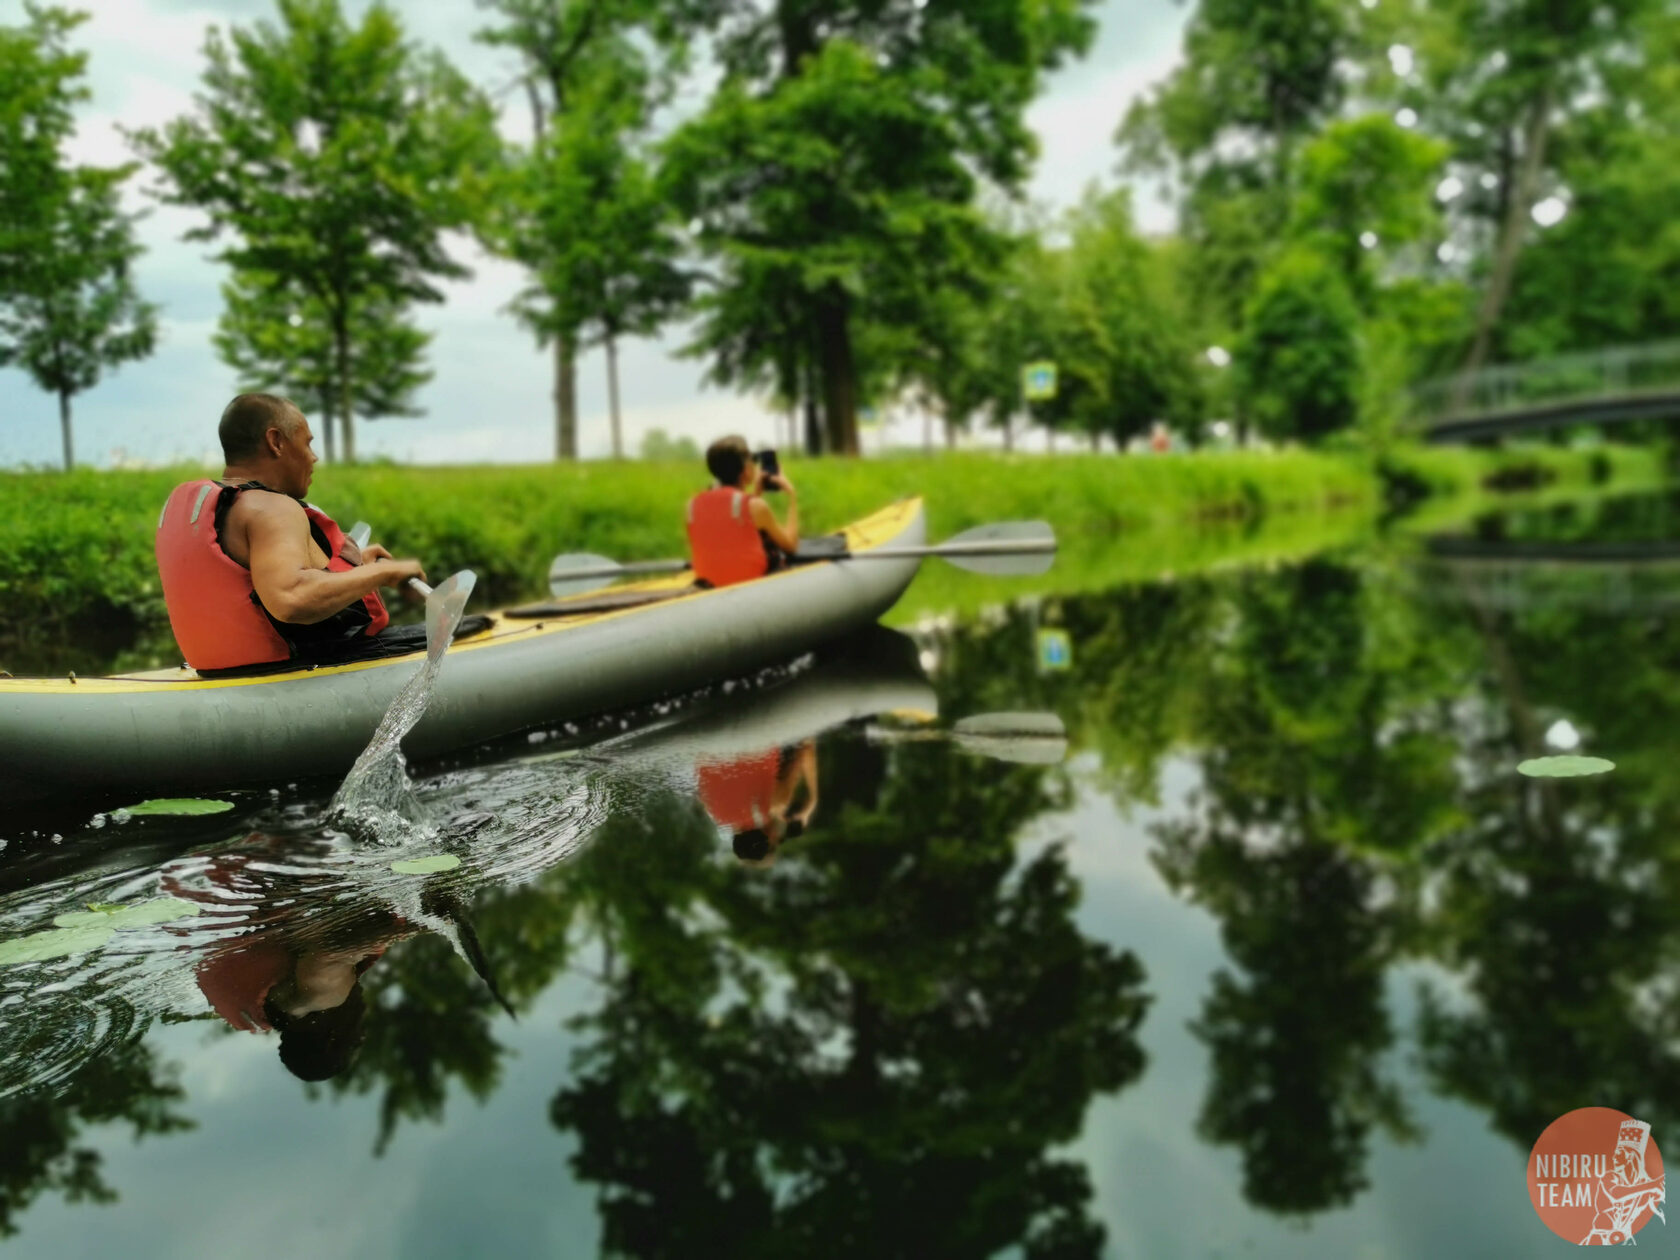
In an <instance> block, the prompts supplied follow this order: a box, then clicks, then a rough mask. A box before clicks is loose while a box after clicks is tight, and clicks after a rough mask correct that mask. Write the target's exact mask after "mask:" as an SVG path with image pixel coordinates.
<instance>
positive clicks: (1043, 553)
mask: <svg viewBox="0 0 1680 1260" xmlns="http://www.w3.org/2000/svg"><path fill="white" fill-rule="evenodd" d="M987 546H997V547H998V548H999V549H998V551H997V553H996V554H991V555H988V554H986V551H985V548H986V547H987ZM965 551H966V552H969V554H965ZM936 554H937V555H938V556H939V558H940V559H942V560H944V561H946V562H947V563H949V564H954V565H956V566H957V568H959V569H966V570H967V571H968V572H970V573H982V574H985V575H986V576H988V577H1037V576H1038V575H1039V574H1041V573H1048V572H1050V566H1051V565H1053V564H1055V563H1056V531H1055V530H1054V529H1052V528H1051V527H1050V523H1049V522H1048V521H994V522H992V523H991V524H989V525H977V526H975V527H974V528H973V529H965V530H963V532H962V533H960V534H957V535H955V536H954V537H951V538H947V539H946V540H945V541H944V542H943V543H941V544H939V548H938V551H937V552H936Z"/></svg>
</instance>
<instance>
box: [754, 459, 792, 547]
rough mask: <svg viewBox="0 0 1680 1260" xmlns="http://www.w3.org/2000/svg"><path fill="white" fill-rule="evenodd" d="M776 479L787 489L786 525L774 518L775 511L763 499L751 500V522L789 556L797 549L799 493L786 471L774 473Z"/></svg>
mask: <svg viewBox="0 0 1680 1260" xmlns="http://www.w3.org/2000/svg"><path fill="white" fill-rule="evenodd" d="M776 480H777V481H778V482H779V483H780V484H781V486H782V488H783V489H784V490H786V491H787V497H788V511H787V525H786V526H783V525H781V524H780V523H779V522H778V521H777V520H776V513H775V512H773V511H772V510H771V508H770V505H769V504H768V503H766V502H765V501H764V500H763V499H753V500H752V501H751V503H752V522H753V525H754V527H755V528H758V529H762V530H763V531H764V532H765V533H766V534H768V535H770V541H771V542H773V543H775V544H776V546H778V547H780V548H781V549H782V550H783V551H785V552H787V553H788V555H790V556H791V555H792V554H793V553H794V552H796V551H798V550H799V495H798V494H797V493H796V492H795V491H794V488H793V482H791V481H789V480H788V479H787V474H786V473H778V474H776Z"/></svg>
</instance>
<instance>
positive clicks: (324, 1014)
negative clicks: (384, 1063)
mask: <svg viewBox="0 0 1680 1260" xmlns="http://www.w3.org/2000/svg"><path fill="white" fill-rule="evenodd" d="M294 1010H295V1008H294ZM294 1010H288V1009H286V1007H285V1006H284V1005H283V1004H282V1003H280V1002H277V1001H275V1000H274V998H273V997H272V996H271V997H270V998H269V1000H268V1001H266V1002H265V1003H264V1005H263V1014H264V1015H266V1016H267V1018H268V1023H269V1027H270V1028H272V1029H274V1031H275V1032H277V1033H279V1034H280V1062H281V1063H283V1064H285V1065H286V1070H287V1071H288V1072H290V1073H291V1074H292V1075H293V1076H295V1077H297V1078H298V1079H299V1080H300V1081H325V1080H329V1079H331V1078H332V1077H334V1076H338V1075H340V1074H341V1073H343V1072H345V1071H347V1070H349V1067H350V1065H351V1064H352V1063H353V1062H355V1059H356V1051H357V1050H358V1049H360V1048H361V1044H362V1017H363V1015H364V1014H366V1012H367V1004H366V1003H365V1002H364V1001H363V999H362V988H361V986H360V985H352V986H351V988H350V991H349V992H348V993H347V994H346V995H345V997H344V999H343V1000H342V1001H341V1002H339V1004H338V1005H337V1006H329V1007H326V1008H325V1009H320V1010H307V1011H303V1012H302V1013H294Z"/></svg>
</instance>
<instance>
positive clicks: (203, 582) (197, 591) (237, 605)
mask: <svg viewBox="0 0 1680 1260" xmlns="http://www.w3.org/2000/svg"><path fill="white" fill-rule="evenodd" d="M254 485H255V483H254V482H253V483H247V484H245V485H241V486H230V485H226V484H225V483H223V482H219V481H211V480H209V479H208V478H205V479H202V480H199V481H185V482H182V483H181V484H180V485H178V486H176V487H175V489H174V490H172V491H171V492H170V494H169V499H168V501H167V502H166V503H165V504H164V505H163V512H162V514H160V515H159V517H158V529H157V539H156V551H157V565H158V579H159V581H160V582H161V584H162V586H163V600H164V603H165V604H166V605H167V606H168V609H169V628H170V629H171V630H173V631H174V632H175V642H176V644H177V645H179V647H180V649H181V656H182V657H183V658H184V659H185V660H186V662H187V664H189V665H191V666H192V667H193V668H194V669H234V668H237V667H239V666H242V665H259V664H264V663H267V662H270V661H285V660H290V659H291V658H292V656H293V655H294V652H293V648H292V640H291V639H290V638H289V637H288V635H287V632H286V628H285V623H283V622H277V621H276V620H275V619H274V618H272V617H270V616H269V614H268V612H267V610H266V609H264V608H263V606H262V604H261V602H260V601H259V600H258V599H257V592H256V587H255V586H253V585H252V583H251V571H250V570H249V569H247V568H246V567H245V566H244V565H242V564H240V563H239V562H238V561H237V560H235V559H234V558H233V557H231V556H230V555H228V554H227V552H225V551H223V550H222V544H221V540H220V539H219V538H217V536H216V532H217V524H218V523H219V521H220V520H221V519H222V517H223V516H224V515H225V513H226V510H227V507H228V506H231V505H232V503H233V500H234V499H235V498H237V497H238V496H239V494H240V492H241V491H243V490H246V489H250V488H251V487H252V486H254ZM258 488H261V487H258ZM303 510H304V512H305V513H307V514H308V517H309V523H310V527H311V532H313V533H315V534H317V535H318V537H319V538H320V539H321V540H323V541H324V544H325V545H324V546H323V550H325V551H326V553H327V555H328V557H329V558H328V561H327V568H328V569H329V570H331V571H332V572H334V573H345V572H348V571H349V570H350V569H353V568H355V566H354V565H353V564H351V563H350V562H349V561H348V560H346V559H344V557H343V556H342V555H341V554H340V553H341V552H342V551H343V548H344V543H345V537H344V531H343V530H341V529H339V527H338V524H337V522H335V521H334V520H333V519H332V517H330V516H328V515H327V514H326V513H325V512H323V511H321V510H320V509H319V508H315V507H311V506H310V505H309V504H307V503H305V504H304V505H303ZM346 613H348V614H351V617H352V618H353V619H354V620H355V622H356V623H357V624H356V627H355V628H354V629H352V630H349V631H348V633H358V632H359V633H363V634H369V635H374V634H378V633H379V632H380V631H381V630H383V629H384V628H385V627H386V626H387V625H389V624H390V620H391V617H390V614H389V613H387V612H386V611H385V604H384V602H383V601H382V600H381V599H380V598H379V595H378V593H377V592H373V593H370V594H368V595H365V596H363V597H362V598H361V599H360V600H358V601H357V602H356V603H354V604H352V605H350V607H349V608H348V609H346V610H345V611H344V612H343V613H339V614H335V616H336V617H338V618H344V617H345V614H346ZM364 619H365V621H366V625H365V628H363V627H362V625H361V623H362V621H363V620H364ZM329 620H332V618H329ZM298 630H299V631H300V632H302V633H300V634H299V636H298V637H299V638H300V639H301V638H309V639H311V640H314V639H319V638H322V637H326V635H324V634H323V632H322V628H320V627H319V626H312V627H302V626H300V627H298ZM329 633H330V632H329Z"/></svg>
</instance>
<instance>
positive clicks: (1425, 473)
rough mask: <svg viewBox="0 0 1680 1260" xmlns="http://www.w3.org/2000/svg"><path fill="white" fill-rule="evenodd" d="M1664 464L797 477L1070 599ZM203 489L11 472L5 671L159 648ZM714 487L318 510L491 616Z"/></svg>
mask: <svg viewBox="0 0 1680 1260" xmlns="http://www.w3.org/2000/svg"><path fill="white" fill-rule="evenodd" d="M1662 465H1663V461H1662V456H1661V454H1660V453H1659V452H1657V451H1654V450H1643V449H1634V448H1620V447H1604V448H1600V449H1599V450H1597V451H1595V452H1590V453H1589V452H1573V451H1563V450H1557V449H1554V448H1549V447H1546V448H1532V449H1514V450H1508V451H1503V452H1481V451H1471V450H1463V449H1443V450H1414V451H1405V452H1402V453H1400V454H1398V455H1393V456H1390V457H1388V458H1387V459H1385V461H1384V464H1383V467H1381V468H1379V467H1377V465H1376V464H1374V463H1373V462H1372V461H1371V460H1369V459H1364V458H1360V457H1357V456H1353V455H1340V454H1324V453H1315V452H1308V451H1281V452H1272V453H1257V452H1231V453H1219V454H1197V455H1191V456H1171V457H1119V456H1113V455H1108V456H1090V455H1063V456H1054V457H1045V456H1029V455H1021V456H1000V455H997V454H984V453H957V454H942V455H938V456H933V457H925V456H903V457H897V458H892V459H873V460H864V461H843V460H815V461H802V462H797V463H793V464H792V465H791V466H790V469H789V471H790V473H791V474H792V475H793V476H794V477H795V478H796V480H797V482H798V485H799V490H800V504H801V508H802V511H803V516H804V519H803V521H802V524H803V527H804V528H805V530H806V531H807V532H818V531H822V530H826V529H831V528H833V527H835V526H838V525H840V524H842V523H844V522H846V521H848V520H852V519H855V518H856V517H858V516H861V515H863V514H865V513H867V512H868V511H870V510H872V509H874V508H876V507H878V506H880V505H881V504H882V503H883V502H886V501H888V500H890V499H893V498H897V497H899V496H902V495H908V494H922V495H924V496H925V497H926V499H927V509H928V516H929V525H930V532H931V535H932V537H933V538H935V539H937V538H941V537H944V536H946V535H948V534H951V533H955V532H956V531H958V530H961V529H964V528H967V527H968V526H971V525H977V524H980V523H982V522H984V521H989V520H1005V519H1018V518H1027V517H1043V518H1046V519H1048V520H1050V521H1052V522H1053V523H1054V524H1055V525H1056V527H1057V530H1058V533H1059V535H1060V537H1061V539H1062V545H1063V552H1062V555H1061V556H1060V557H1059V559H1058V562H1057V566H1056V570H1055V572H1054V573H1053V574H1052V575H1050V576H1049V577H1047V578H1045V579H1039V580H1036V581H1034V582H1033V583H1030V584H1029V585H1028V586H1027V587H1024V588H1021V589H1032V588H1034V587H1042V588H1043V589H1061V590H1078V589H1094V588H1098V587H1100V586H1103V585H1108V584H1113V583H1115V582H1119V581H1125V580H1128V579H1140V578H1143V577H1148V576H1153V575H1158V574H1159V573H1161V572H1162V571H1163V570H1167V571H1171V570H1175V569H1176V570H1177V571H1179V572H1188V571H1191V570H1194V569H1198V568H1205V567H1209V566H1212V565H1216V564H1219V563H1222V562H1226V561H1231V560H1237V559H1241V558H1242V557H1244V556H1245V555H1246V556H1248V557H1249V558H1251V559H1257V558H1269V557H1275V556H1277V555H1278V554H1279V552H1280V549H1281V552H1282V553H1283V554H1289V553H1292V552H1296V551H1298V550H1299V549H1300V548H1301V547H1306V546H1309V542H1310V540H1315V539H1316V540H1319V542H1320V543H1321V542H1322V540H1323V539H1324V537H1325V536H1326V534H1329V535H1334V536H1353V535H1357V534H1358V533H1360V532H1362V531H1365V530H1368V529H1369V528H1370V527H1371V523H1372V522H1374V521H1375V519H1376V518H1377V517H1378V516H1379V515H1380V513H1381V512H1382V511H1383V510H1384V508H1385V505H1386V504H1388V502H1389V501H1390V500H1391V497H1392V495H1393V493H1394V492H1395V491H1396V489H1400V490H1403V491H1404V493H1406V494H1407V495H1410V496H1413V497H1417V496H1423V497H1424V498H1425V499H1426V506H1427V508H1428V510H1429V511H1430V513H1431V514H1432V515H1435V514H1442V515H1450V514H1454V513H1453V509H1454V506H1455V505H1456V508H1457V512H1456V514H1458V515H1463V514H1464V513H1465V511H1468V510H1470V508H1471V506H1473V505H1475V504H1478V503H1481V502H1482V501H1483V500H1484V496H1487V495H1488V494H1489V491H1488V490H1487V489H1486V487H1487V486H1489V485H1506V486H1515V487H1523V488H1533V487H1543V488H1546V489H1547V490H1549V491H1550V492H1551V493H1559V492H1566V491H1567V492H1573V491H1579V490H1586V489H1588V488H1590V487H1592V486H1594V485H1600V486H1602V485H1606V484H1608V485H1613V486H1617V487H1624V488H1635V487H1643V486H1652V485H1656V484H1659V483H1660V480H1661V478H1662ZM217 471H219V470H217ZM202 475H204V470H202V469H193V468H176V469H161V470H149V471H139V472H131V471H123V472H94V471H87V470H80V471H77V472H74V473H70V474H63V473H44V472H43V473H4V474H0V601H3V604H0V606H3V607H4V608H5V609H6V610H7V615H6V617H5V618H4V620H3V622H0V654H4V655H0V665H4V664H6V660H7V657H10V658H13V659H18V658H27V659H30V660H39V659H40V652H39V648H40V647H41V646H42V645H44V644H55V643H62V642H63V641H64V640H65V639H67V638H69V639H78V640H84V641H93V642H97V643H99V644H101V645H111V646H114V645H120V644H122V643H124V642H132V641H135V640H137V639H138V640H149V641H152V642H158V641H160V640H159V636H160V635H161V636H162V639H161V642H162V643H163V644H164V645H165V646H167V635H168V631H167V621H166V619H165V617H164V610H163V602H162V598H161V596H160V594H159V592H158V589H157V575H156V570H155V568H154V564H153V559H152V534H153V531H154V529H155V527H156V522H157V512H158V509H159V507H160V506H161V504H162V503H163V500H164V498H165V497H166V495H167V494H168V492H169V489H170V487H171V486H173V485H174V484H175V483H176V482H178V481H180V480H183V479H185V478H187V477H192V476H202ZM703 481H704V472H703V470H696V469H695V468H693V467H691V466H689V465H687V464H681V465H676V464H648V463H640V462H632V463H618V464H615V463H606V462H593V463H585V464H576V465H569V466H562V465H553V464H547V465H520V466H488V467H468V468H412V467H395V466H387V465H374V466H359V467H341V468H327V467H323V468H322V469H320V470H319V473H318V475H317V477H316V480H315V485H314V487H313V488H312V490H311V493H310V497H311V499H312V500H313V501H315V502H317V503H320V504H321V505H322V506H324V507H326V508H327V510H328V511H330V512H332V513H333V514H334V515H335V516H336V517H337V518H338V519H339V520H340V521H341V522H343V523H344V524H345V525H347V526H348V524H349V523H350V522H352V521H354V520H356V519H358V518H361V519H365V520H368V521H371V522H372V523H373V524H374V527H375V536H376V537H377V538H379V539H380V540H381V541H384V542H385V543H386V544H387V545H388V546H390V547H391V548H392V549H393V550H394V551H396V552H398V553H399V554H405V555H418V556H421V557H422V558H423V559H424V560H425V561H426V563H427V565H428V568H429V570H430V571H431V573H432V574H433V576H434V577H436V576H441V575H443V574H445V573H448V572H450V571H453V570H455V569H459V568H472V569H474V570H476V571H477V573H478V579H479V586H478V589H479V592H480V594H479V595H478V596H476V597H475V600H474V603H475V605H478V606H481V607H489V606H492V605H495V604H500V603H506V602H509V601H514V600H520V599H525V598H530V597H534V596H537V595H540V594H543V593H545V592H544V591H543V580H544V574H545V573H546V570H547V565H548V561H549V559H550V557H552V556H553V555H554V554H555V553H557V552H561V551H591V552H597V553H600V554H603V555H607V556H611V557H613V558H615V559H622V560H634V559H647V558H653V557H663V556H679V555H682V554H683V553H684V549H685V548H684V539H683V531H682V512H681V509H682V505H683V503H684V502H685V501H686V499H687V497H688V496H689V495H690V494H691V493H693V492H694V491H695V490H696V489H698V488H699V487H700V485H701V484H702V482H703ZM1490 501H1491V500H1490ZM1262 523H1263V528H1262ZM1311 545H1318V544H1317V543H1312V544H1311ZM983 585H986V584H985V583H983V582H980V581H979V580H978V579H973V578H969V577H967V576H966V575H960V574H955V573H954V572H952V571H951V570H949V569H948V568H947V567H946V566H936V565H929V566H928V567H927V568H926V569H925V570H924V576H923V578H921V579H919V580H918V583H917V586H916V588H915V590H914V591H913V592H912V600H911V601H910V602H909V603H908V604H907V605H906V608H907V611H911V612H913V611H914V610H916V609H917V608H940V607H946V606H950V605H952V604H953V603H955V604H958V605H966V604H968V603H969V602H971V601H970V600H969V599H968V598H965V597H963V594H962V592H963V591H964V590H967V591H968V592H969V593H970V594H972V593H973V591H974V589H975V588H976V587H977V586H983ZM31 646H32V647H33V649H34V650H28V651H24V650H21V649H24V648H27V647H31ZM102 650H103V649H102Z"/></svg>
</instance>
